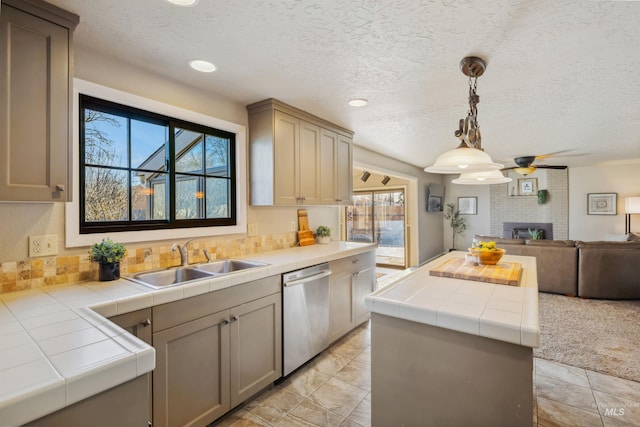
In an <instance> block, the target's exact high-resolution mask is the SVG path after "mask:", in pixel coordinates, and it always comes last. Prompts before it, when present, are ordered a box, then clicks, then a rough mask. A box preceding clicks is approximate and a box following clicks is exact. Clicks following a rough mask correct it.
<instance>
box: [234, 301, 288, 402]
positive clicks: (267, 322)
mask: <svg viewBox="0 0 640 427" xmlns="http://www.w3.org/2000/svg"><path fill="white" fill-rule="evenodd" d="M230 313H231V324H230V344H231V369H230V371H231V407H235V406H236V405H238V404H240V403H242V402H244V401H245V400H247V399H248V398H250V397H251V396H253V395H254V394H256V393H257V392H259V391H260V390H262V389H263V388H265V387H266V386H268V385H269V384H271V383H272V382H274V381H275V380H277V379H278V378H280V377H281V376H282V326H281V322H282V320H281V319H282V302H281V294H275V295H271V296H268V297H265V298H261V299H258V300H256V301H252V302H250V303H247V304H242V305H240V306H238V307H234V308H232V309H230Z"/></svg>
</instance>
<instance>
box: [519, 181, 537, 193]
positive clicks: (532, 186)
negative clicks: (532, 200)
mask: <svg viewBox="0 0 640 427" xmlns="http://www.w3.org/2000/svg"><path fill="white" fill-rule="evenodd" d="M537 193H538V178H518V196H535V195H536V194H537Z"/></svg>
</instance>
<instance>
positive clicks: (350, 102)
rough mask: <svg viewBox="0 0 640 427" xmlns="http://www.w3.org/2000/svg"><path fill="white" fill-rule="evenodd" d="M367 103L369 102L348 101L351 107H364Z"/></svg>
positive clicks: (364, 100) (360, 100)
mask: <svg viewBox="0 0 640 427" xmlns="http://www.w3.org/2000/svg"><path fill="white" fill-rule="evenodd" d="M368 103H369V101H367V100H366V99H352V100H351V101H349V105H351V106H352V107H364V106H365V105H367V104H368Z"/></svg>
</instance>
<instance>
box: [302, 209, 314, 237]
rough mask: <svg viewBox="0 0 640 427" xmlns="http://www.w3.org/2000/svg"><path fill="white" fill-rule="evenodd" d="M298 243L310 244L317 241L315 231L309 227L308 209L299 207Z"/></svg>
mask: <svg viewBox="0 0 640 427" xmlns="http://www.w3.org/2000/svg"><path fill="white" fill-rule="evenodd" d="M298 228H299V230H300V231H298V243H299V244H300V246H309V245H314V244H315V243H316V238H315V236H314V235H313V231H311V230H310V229H309V216H308V215H307V210H306V209H298Z"/></svg>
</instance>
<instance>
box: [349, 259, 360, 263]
mask: <svg viewBox="0 0 640 427" xmlns="http://www.w3.org/2000/svg"><path fill="white" fill-rule="evenodd" d="M359 262H360V259H354V260H353V261H351V264H357V263H359Z"/></svg>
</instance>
